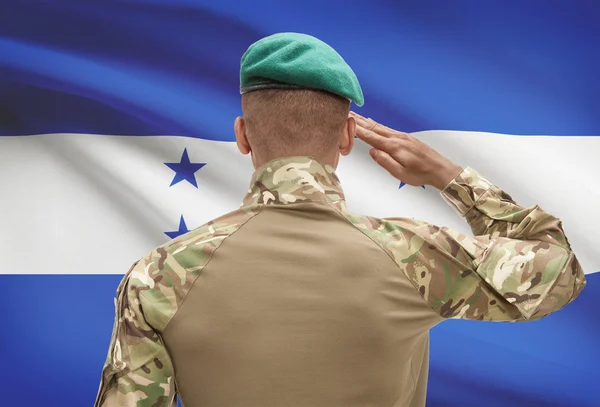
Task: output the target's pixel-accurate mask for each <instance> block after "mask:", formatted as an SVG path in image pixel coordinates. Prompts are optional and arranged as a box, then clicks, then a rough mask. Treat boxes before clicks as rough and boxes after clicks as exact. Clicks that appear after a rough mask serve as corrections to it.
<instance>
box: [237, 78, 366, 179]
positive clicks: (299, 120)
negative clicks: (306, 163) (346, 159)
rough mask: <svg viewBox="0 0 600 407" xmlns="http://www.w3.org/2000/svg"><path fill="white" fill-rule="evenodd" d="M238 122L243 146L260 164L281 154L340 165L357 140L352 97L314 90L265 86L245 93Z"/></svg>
mask: <svg viewBox="0 0 600 407" xmlns="http://www.w3.org/2000/svg"><path fill="white" fill-rule="evenodd" d="M242 111H243V114H244V117H243V118H242V117H238V118H237V119H236V121H235V134H236V139H237V144H238V148H239V149H240V151H241V152H242V153H243V154H248V153H251V154H252V162H253V164H254V166H255V167H258V166H260V165H261V164H263V163H265V162H267V161H270V160H272V159H275V158H279V157H291V156H300V155H302V156H311V157H315V158H316V159H318V160H320V161H322V162H325V163H328V164H330V165H332V166H334V167H335V166H337V163H338V159H339V156H340V155H347V154H349V153H350V151H351V150H352V147H353V145H354V135H355V134H356V126H355V123H354V119H352V118H350V117H348V113H349V112H350V101H349V100H348V99H345V98H343V97H341V96H338V95H334V94H332V93H329V92H323V91H317V90H309V89H265V90H258V91H254V92H250V93H246V94H244V95H242Z"/></svg>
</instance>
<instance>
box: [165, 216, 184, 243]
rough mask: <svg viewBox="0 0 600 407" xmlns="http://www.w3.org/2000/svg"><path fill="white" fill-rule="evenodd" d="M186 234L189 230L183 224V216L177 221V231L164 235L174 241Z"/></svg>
mask: <svg viewBox="0 0 600 407" xmlns="http://www.w3.org/2000/svg"><path fill="white" fill-rule="evenodd" d="M187 232H189V230H188V228H187V225H186V224H185V220H184V219H183V215H181V219H179V230H176V231H174V232H165V235H167V236H169V237H170V238H171V239H175V238H176V237H177V236H181V235H183V234H185V233H187Z"/></svg>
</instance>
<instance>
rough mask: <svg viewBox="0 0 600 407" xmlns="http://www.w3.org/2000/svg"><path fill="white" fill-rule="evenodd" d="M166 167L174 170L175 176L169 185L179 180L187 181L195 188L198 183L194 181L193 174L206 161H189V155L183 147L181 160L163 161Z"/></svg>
mask: <svg viewBox="0 0 600 407" xmlns="http://www.w3.org/2000/svg"><path fill="white" fill-rule="evenodd" d="M165 165H166V166H167V167H169V168H170V169H172V170H173V171H175V177H174V178H173V181H171V185H169V186H170V187H172V186H173V185H175V184H177V183H178V182H180V181H184V180H185V181H187V182H189V183H190V184H192V185H193V186H195V187H196V188H198V184H197V183H196V176H195V175H194V174H195V173H196V171H198V170H199V169H200V168H202V167H204V166H205V165H206V163H191V162H190V157H188V153H187V148H184V149H183V155H182V156H181V162H178V163H165Z"/></svg>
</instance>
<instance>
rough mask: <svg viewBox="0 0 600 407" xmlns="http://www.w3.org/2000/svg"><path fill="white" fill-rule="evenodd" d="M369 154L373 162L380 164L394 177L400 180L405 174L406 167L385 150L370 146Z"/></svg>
mask: <svg viewBox="0 0 600 407" xmlns="http://www.w3.org/2000/svg"><path fill="white" fill-rule="evenodd" d="M369 154H370V155H371V157H372V158H373V160H375V162H376V163H377V164H379V165H381V166H382V167H383V168H384V169H385V170H386V171H387V172H389V173H390V174H392V175H393V176H394V177H395V178H396V179H398V180H401V179H402V178H403V176H404V175H405V174H406V168H404V166H403V165H402V164H400V163H399V162H398V161H396V160H395V159H394V158H393V157H392V156H391V155H389V154H388V153H386V152H385V151H382V150H378V149H376V148H372V149H371V151H369Z"/></svg>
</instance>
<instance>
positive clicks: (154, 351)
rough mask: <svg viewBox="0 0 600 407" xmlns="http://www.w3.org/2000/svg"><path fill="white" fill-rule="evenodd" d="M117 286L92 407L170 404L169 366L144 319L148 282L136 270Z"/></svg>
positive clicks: (172, 388)
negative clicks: (99, 379) (105, 354)
mask: <svg viewBox="0 0 600 407" xmlns="http://www.w3.org/2000/svg"><path fill="white" fill-rule="evenodd" d="M139 267H143V263H142V262H140V263H138V264H137V265H134V266H133V267H132V268H131V269H130V270H129V272H128V273H127V274H126V275H125V277H124V278H123V280H122V281H121V283H120V284H119V287H118V289H117V296H116V299H115V321H114V327H113V333H112V337H111V341H110V347H109V352H108V356H107V358H106V363H105V364H104V368H103V370H102V378H101V382H100V388H99V390H98V396H97V398H96V403H95V404H94V407H133V406H135V407H145V406H148V407H150V406H152V407H172V406H173V407H174V406H176V391H175V382H174V377H173V365H172V363H171V359H170V357H169V355H168V353H167V350H166V348H165V346H164V344H163V342H162V339H161V337H160V335H159V332H157V331H156V330H155V329H154V328H153V327H152V326H150V324H149V323H148V322H147V321H146V319H145V318H144V307H145V306H146V307H147V306H149V303H148V301H147V300H146V298H145V297H144V290H147V289H148V283H149V282H148V281H144V278H141V277H140V276H143V275H144V274H143V273H140V272H136V269H137V268H139Z"/></svg>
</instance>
